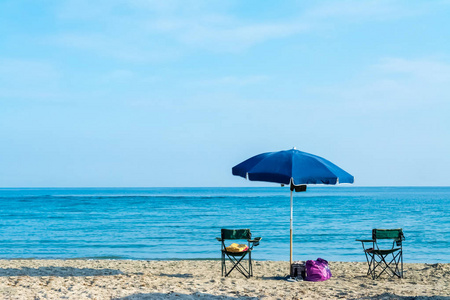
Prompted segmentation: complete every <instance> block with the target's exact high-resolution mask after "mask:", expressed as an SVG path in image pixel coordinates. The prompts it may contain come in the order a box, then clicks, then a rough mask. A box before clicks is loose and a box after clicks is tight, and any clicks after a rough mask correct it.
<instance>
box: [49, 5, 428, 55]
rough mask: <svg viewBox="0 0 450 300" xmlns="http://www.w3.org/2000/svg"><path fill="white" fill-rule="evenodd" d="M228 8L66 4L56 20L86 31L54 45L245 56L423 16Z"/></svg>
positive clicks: (63, 36)
mask: <svg viewBox="0 0 450 300" xmlns="http://www.w3.org/2000/svg"><path fill="white" fill-rule="evenodd" d="M232 6H233V4H232V2H231V3H223V2H215V1H212V2H211V1H141V0H134V1H126V2H125V1H96V2H92V1H66V2H64V3H63V4H62V5H61V6H60V7H59V9H58V10H57V12H58V16H59V20H60V21H61V22H63V23H64V24H71V22H74V21H83V22H85V24H86V25H87V26H86V27H85V28H89V31H84V30H83V29H82V28H78V29H73V28H71V27H70V26H68V27H69V28H71V29H70V30H69V29H66V30H60V33H58V34H56V35H55V36H54V37H53V40H54V41H56V42H57V43H58V44H60V45H62V46H68V47H74V48H78V49H83V50H86V51H91V52H93V53H99V54H101V55H105V56H109V57H114V58H117V59H123V60H131V61H133V60H134V61H146V60H149V61H151V60H158V59H161V60H166V59H173V58H176V57H178V56H180V55H183V54H185V53H186V51H188V52H189V51H194V50H195V49H201V50H208V51H213V52H239V51H245V50H246V49H249V48H251V47H254V46H256V45H258V44H260V43H264V42H266V41H271V40H277V39H283V38H287V37H292V36H295V35H299V34H302V33H306V32H314V31H315V30H323V28H327V27H329V26H335V25H336V22H337V21H336V20H337V19H339V22H344V23H345V22H355V21H356V22H370V21H376V20H380V19H385V18H391V19H392V18H402V17H407V16H411V15H415V14H420V13H424V11H426V8H424V7H423V6H424V5H419V4H415V5H413V4H409V3H403V2H392V1H364V2H361V1H355V0H353V1H344V2H342V1H341V2H339V3H336V2H329V1H326V2H318V3H317V4H316V3H314V6H310V7H307V8H303V9H299V8H296V6H294V5H292V7H293V10H294V11H293V12H290V17H286V18H283V19H267V20H266V21H264V22H261V21H255V20H252V19H246V18H244V17H242V16H239V15H237V14H235V13H232V10H231V8H232ZM295 9H297V10H298V11H295ZM186 46H187V47H186ZM180 47H184V50H183V51H184V52H181V50H179V48H180Z"/></svg>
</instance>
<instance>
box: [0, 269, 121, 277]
mask: <svg viewBox="0 0 450 300" xmlns="http://www.w3.org/2000/svg"><path fill="white" fill-rule="evenodd" d="M120 274H123V272H121V271H119V270H114V269H90V268H73V267H39V268H27V267H22V268H7V269H2V268H0V277H2V276H36V277H42V276H57V277H69V276H111V275H120Z"/></svg>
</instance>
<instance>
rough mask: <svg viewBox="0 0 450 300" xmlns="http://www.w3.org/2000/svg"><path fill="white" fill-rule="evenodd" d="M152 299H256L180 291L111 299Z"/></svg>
mask: <svg viewBox="0 0 450 300" xmlns="http://www.w3.org/2000/svg"><path fill="white" fill-rule="evenodd" d="M153 299H191V300H192V299H212V300H219V299H221V300H235V299H258V298H255V297H230V296H217V295H212V294H206V293H193V294H181V293H169V294H163V293H148V294H143V293H142V294H133V295H130V296H126V297H121V298H112V300H153Z"/></svg>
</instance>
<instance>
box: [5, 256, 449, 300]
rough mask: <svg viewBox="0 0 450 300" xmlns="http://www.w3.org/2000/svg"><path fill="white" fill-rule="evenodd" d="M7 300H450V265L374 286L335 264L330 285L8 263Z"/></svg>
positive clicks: (128, 267) (181, 269)
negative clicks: (198, 299)
mask: <svg viewBox="0 0 450 300" xmlns="http://www.w3.org/2000/svg"><path fill="white" fill-rule="evenodd" d="M0 263H1V268H0V298H1V299H129V300H131V299H197V298H200V299H450V264H441V263H439V264H405V278H404V279H397V278H392V279H391V278H381V279H379V280H372V279H370V278H369V277H367V276H366V275H365V273H366V264H365V263H361V262H359V263H349V262H330V268H331V270H332V273H333V277H332V278H331V279H330V280H328V281H324V282H306V281H303V282H288V281H286V280H285V276H286V275H287V272H286V271H287V270H288V263H287V262H274V261H256V262H254V275H255V276H254V277H253V278H251V279H245V278H244V277H243V276H242V275H241V274H239V273H234V274H233V273H232V275H230V276H229V277H227V278H222V277H221V274H220V262H219V261H200V260H193V261H189V260H183V261H131V260H1V261H0Z"/></svg>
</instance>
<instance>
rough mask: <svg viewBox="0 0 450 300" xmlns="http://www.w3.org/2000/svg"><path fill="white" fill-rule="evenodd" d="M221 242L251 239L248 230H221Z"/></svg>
mask: <svg viewBox="0 0 450 300" xmlns="http://www.w3.org/2000/svg"><path fill="white" fill-rule="evenodd" d="M221 235H222V240H247V239H251V238H252V234H251V232H250V229H222V230H221Z"/></svg>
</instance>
